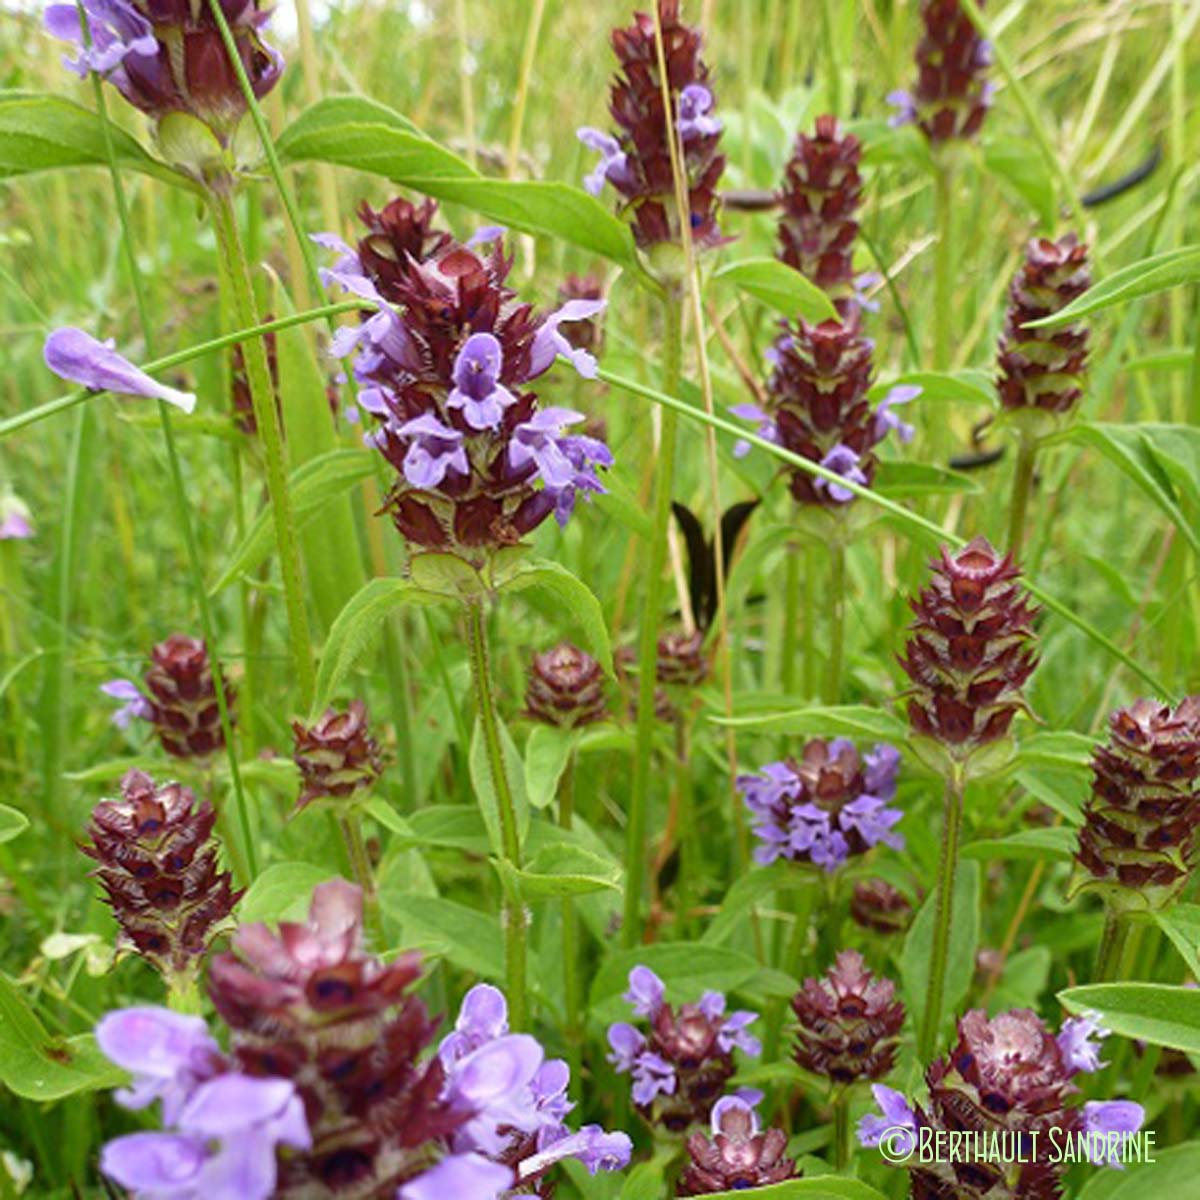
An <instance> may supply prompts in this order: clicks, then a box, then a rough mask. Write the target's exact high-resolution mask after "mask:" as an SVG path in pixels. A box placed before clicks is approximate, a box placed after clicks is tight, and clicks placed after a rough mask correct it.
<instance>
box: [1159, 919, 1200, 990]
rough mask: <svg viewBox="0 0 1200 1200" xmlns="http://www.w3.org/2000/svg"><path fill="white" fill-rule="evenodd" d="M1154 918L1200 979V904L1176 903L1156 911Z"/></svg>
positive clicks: (1189, 967) (1190, 969) (1189, 968)
mask: <svg viewBox="0 0 1200 1200" xmlns="http://www.w3.org/2000/svg"><path fill="white" fill-rule="evenodd" d="M1154 919H1155V920H1156V921H1157V922H1158V927H1159V928H1160V929H1161V930H1162V931H1163V933H1165V934H1166V935H1167V937H1169V938H1170V939H1171V944H1172V945H1173V946H1174V947H1175V949H1176V950H1178V951H1179V953H1180V956H1181V957H1182V958H1183V961H1184V962H1185V963H1187V967H1188V970H1189V971H1191V973H1192V975H1193V976H1195V977H1196V978H1197V979H1200V904H1176V905H1174V906H1173V907H1172V908H1168V909H1165V910H1163V911H1162V912H1158V913H1155V914H1154Z"/></svg>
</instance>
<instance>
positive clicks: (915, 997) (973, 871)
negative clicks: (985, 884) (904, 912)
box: [900, 859, 979, 1029]
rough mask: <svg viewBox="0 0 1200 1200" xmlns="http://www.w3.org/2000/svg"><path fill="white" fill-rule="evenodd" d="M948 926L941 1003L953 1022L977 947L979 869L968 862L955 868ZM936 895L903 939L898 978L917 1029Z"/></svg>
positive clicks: (972, 970)
mask: <svg viewBox="0 0 1200 1200" xmlns="http://www.w3.org/2000/svg"><path fill="white" fill-rule="evenodd" d="M952 901H953V903H952V906H951V912H952V914H953V919H952V921H951V923H950V953H949V955H948V957H947V961H946V991H945V995H944V997H943V1000H942V1019H943V1021H949V1020H952V1019H953V1015H954V1013H955V1011H956V1010H957V1009H958V1006H959V1003H960V1002H961V1000H962V998H963V997H964V996H965V995H966V994H967V989H968V988H969V987H970V986H971V978H972V976H973V975H974V973H975V951H976V949H977V948H978V946H979V865H978V864H977V863H974V862H971V861H970V860H969V859H968V860H966V861H965V862H961V863H959V865H958V872H957V874H956V875H955V878H954V895H953V897H952ZM936 909H937V893H936V891H930V893H929V895H928V897H926V900H925V903H924V904H922V905H921V908H920V910H919V911H918V913H917V915H916V917H915V918H914V919H913V923H912V926H911V927H910V928H909V931H908V936H907V937H906V938H905V939H904V953H903V955H902V956H901V960H900V961H901V968H900V974H901V978H902V979H903V981H904V994H905V997H906V999H907V1001H908V1011H909V1013H910V1015H911V1016H912V1019H913V1022H914V1023H915V1026H916V1028H917V1029H920V1028H921V1023H922V1021H923V1020H924V1016H925V1001H926V999H927V998H928V994H929V962H930V958H931V956H932V951H933V930H934V921H935V916H936Z"/></svg>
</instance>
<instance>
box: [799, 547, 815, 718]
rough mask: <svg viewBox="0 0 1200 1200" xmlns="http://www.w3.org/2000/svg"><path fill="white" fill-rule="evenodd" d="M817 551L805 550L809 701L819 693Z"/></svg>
mask: <svg viewBox="0 0 1200 1200" xmlns="http://www.w3.org/2000/svg"><path fill="white" fill-rule="evenodd" d="M816 558H817V550H816V547H815V546H811V545H810V546H807V547H805V550H804V620H803V622H802V627H801V632H802V634H803V638H802V641H801V646H800V655H801V657H802V658H803V659H804V698H805V699H806V700H807V699H809V698H810V697H812V696H815V695H816V692H817V572H816V570H815V567H816Z"/></svg>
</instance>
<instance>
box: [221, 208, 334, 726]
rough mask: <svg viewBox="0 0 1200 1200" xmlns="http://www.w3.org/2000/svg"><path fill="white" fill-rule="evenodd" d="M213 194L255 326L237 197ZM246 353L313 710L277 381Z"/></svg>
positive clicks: (252, 350) (252, 349)
mask: <svg viewBox="0 0 1200 1200" xmlns="http://www.w3.org/2000/svg"><path fill="white" fill-rule="evenodd" d="M209 196H210V208H211V211H212V216H213V225H214V227H215V229H216V234H217V245H218V248H219V250H220V253H221V254H222V256H223V258H224V260H225V267H226V271H225V276H226V278H228V280H229V284H230V287H231V289H232V291H233V307H234V313H235V315H236V317H237V320H238V321H239V322H240V323H241V324H242V325H253V324H254V322H255V319H256V314H255V305H254V288H253V284H252V282H251V279H250V267H249V264H248V263H247V262H246V255H245V252H244V250H243V248H242V240H241V237H240V236H239V234H238V228H237V218H236V216H235V214H234V211H233V201H232V198H231V197H230V196H229V194H228V193H227V192H224V191H215V190H214V191H212V192H210V193H209ZM242 355H243V358H244V360H245V363H246V379H247V382H248V383H249V385H250V400H251V403H252V404H253V406H254V419H255V421H256V423H257V425H258V432H259V436H260V437H261V439H262V446H263V457H264V459H265V465H266V474H267V493H268V495H269V496H270V500H271V515H272V517H273V519H274V524H275V543H276V546H277V547H278V550H279V569H280V574H281V576H282V578H283V596H284V603H285V604H286V606H287V616H288V635H289V641H290V646H291V654H292V666H293V669H294V670H295V672H296V683H297V686H298V688H299V690H300V708H301V709H302V710H304V711H306V712H307V710H308V709H309V707H310V706H311V704H312V699H313V689H314V685H315V676H314V673H313V655H312V639H311V635H310V633H309V628H308V613H307V611H306V610H305V606H304V591H303V585H302V582H301V576H300V552H299V550H298V548H297V545H296V528H295V522H294V520H293V518H292V507H291V498H290V496H289V494H288V478H287V466H286V462H285V460H284V449H283V430H282V427H281V423H280V419H279V409H278V407H277V406H276V403H275V389H274V387H273V386H272V384H271V372H270V368H269V367H268V365H267V355H266V348H265V347H264V345H263V343H262V342H261V341H257V340H256V341H248V342H243V343H242Z"/></svg>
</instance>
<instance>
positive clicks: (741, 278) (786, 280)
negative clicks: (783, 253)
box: [713, 258, 837, 321]
mask: <svg viewBox="0 0 1200 1200" xmlns="http://www.w3.org/2000/svg"><path fill="white" fill-rule="evenodd" d="M713 278H714V279H722V280H724V281H725V282H726V283H731V284H733V285H734V287H738V288H741V289H742V291H744V292H748V293H749V294H750V295H751V296H754V297H755V298H756V299H758V300H761V301H762V302H763V303H764V304H768V305H770V306H771V308H773V309H775V310H776V311H778V312H781V313H783V315H784V316H785V317H789V318H792V317H796V316H797V315H799V316H801V317H803V318H804V319H805V320H806V321H835V320H837V309H835V308H834V307H833V301H832V300H830V299H829V297H828V296H827V295H826V294H825V293H824V292H823V291H821V289H820V288H819V287H817V285H816V284H815V283H812V282H811V281H810V280H808V279H806V278H805V277H804V276H803V275H802V274H801V273H800V272H799V271H797V270H795V268H793V267H789V266H788V265H787V263H782V262H780V261H779V260H778V259H775V258H747V259H743V260H742V261H741V262H735V263H729V264H728V265H727V266H724V267H722V268H721V269H720V270H719V271H718V272H717V273H716V274H715V275H714V276H713Z"/></svg>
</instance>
